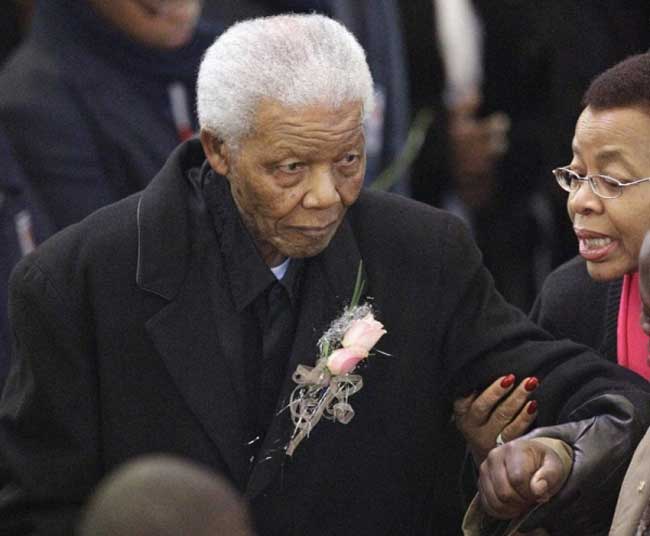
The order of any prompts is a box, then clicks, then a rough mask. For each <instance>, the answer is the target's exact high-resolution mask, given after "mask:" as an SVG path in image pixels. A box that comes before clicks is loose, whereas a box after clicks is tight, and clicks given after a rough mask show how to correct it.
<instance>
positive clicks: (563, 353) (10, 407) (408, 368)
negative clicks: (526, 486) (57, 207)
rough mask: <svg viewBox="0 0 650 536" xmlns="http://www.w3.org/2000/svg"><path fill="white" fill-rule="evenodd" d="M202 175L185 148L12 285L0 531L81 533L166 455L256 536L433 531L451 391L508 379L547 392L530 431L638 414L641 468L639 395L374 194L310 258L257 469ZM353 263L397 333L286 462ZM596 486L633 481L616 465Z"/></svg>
mask: <svg viewBox="0 0 650 536" xmlns="http://www.w3.org/2000/svg"><path fill="white" fill-rule="evenodd" d="M203 159H204V156H203V153H202V151H201V147H200V144H199V143H198V141H192V142H189V143H187V144H185V145H183V146H181V147H180V148H179V149H177V150H176V151H175V152H174V153H173V154H172V156H171V157H170V159H169V160H168V162H167V164H166V165H165V167H164V168H163V169H162V171H161V172H160V173H159V175H158V176H157V177H156V178H155V179H154V180H153V181H152V183H151V184H150V185H149V186H148V187H147V188H146V189H145V190H144V191H143V192H142V193H140V194H136V195H133V196H131V197H129V198H126V199H125V200H122V201H120V202H118V203H117V204H114V205H111V206H108V207H106V208H103V209H100V210H99V211H97V212H96V213H94V214H93V215H91V216H90V217H89V218H87V219H85V220H84V221H82V222H81V223H79V224H75V225H72V226H70V227H69V228H67V229H65V230H63V231H62V232H60V233H59V234H57V235H55V236H54V237H53V238H51V239H50V240H49V241H47V242H46V243H45V244H43V245H42V246H41V247H40V248H39V249H38V250H37V252H35V253H34V254H32V255H30V256H28V257H27V258H25V259H24V260H23V261H21V263H20V264H19V265H18V267H17V269H16V270H15V271H14V274H13V277H12V282H11V290H12V295H11V298H10V309H11V316H12V322H13V329H14V335H15V356H14V357H15V360H16V361H15V363H14V366H13V369H12V372H11V374H10V378H9V380H8V384H7V387H6V389H5V391H4V394H3V399H2V402H1V403H0V479H1V481H0V485H1V490H0V529H5V530H8V531H10V532H11V533H12V534H24V533H29V532H30V531H34V532H35V533H39V534H49V535H52V534H69V533H70V524H71V523H72V520H73V519H74V516H75V515H76V513H77V511H78V508H79V506H80V505H81V504H82V503H83V501H84V500H85V499H86V497H87V496H88V494H89V493H90V492H91V490H92V488H93V486H94V485H95V484H96V483H97V481H98V480H99V479H100V478H101V477H102V476H103V475H104V474H106V473H107V472H108V471H109V470H111V469H113V468H114V467H116V466H117V465H118V464H121V463H122V462H124V461H125V460H127V459H129V458H131V457H133V456H136V455H139V454H145V453H150V452H161V451H163V452H168V453H175V454H179V455H183V456H187V457H189V458H191V459H194V460H197V461H200V462H202V463H205V464H207V465H208V466H211V467H213V468H214V469H215V470H218V471H220V472H223V473H225V474H226V475H227V476H228V477H229V478H230V479H231V481H232V482H233V483H235V485H236V486H237V487H238V488H239V489H240V490H242V492H244V493H245V494H246V496H247V497H248V498H249V499H250V501H251V504H252V509H253V512H254V515H255V517H256V520H257V523H258V528H259V531H260V533H261V534H263V535H274V534H278V535H279V534H283V535H290V534H295V535H304V534H309V535H312V536H318V535H323V536H325V535H332V534H350V535H389V534H391V535H392V534H395V535H397V534H399V535H409V534H435V533H436V532H437V531H436V515H437V513H436V505H437V504H439V503H440V501H439V498H440V497H441V496H442V495H443V494H445V493H446V489H445V488H446V483H443V482H440V481H438V480H437V473H438V471H439V470H440V468H441V467H442V466H443V465H444V464H445V462H446V460H445V459H442V458H441V457H440V456H438V455H437V449H438V440H439V434H440V430H441V429H442V427H443V426H444V425H445V424H446V423H447V422H448V420H449V417H450V404H451V401H452V400H453V396H455V395H458V394H462V393H465V394H466V393H468V392H469V391H471V390H473V389H482V388H484V387H485V386H486V385H487V384H488V383H489V382H492V381H494V380H495V379H496V378H498V377H499V376H500V375H503V374H508V373H515V374H516V375H517V377H518V378H524V377H525V376H528V375H532V374H536V375H538V376H539V377H540V378H541V388H540V389H539V392H538V396H537V398H538V400H539V408H540V409H539V416H538V424H552V423H556V422H564V421H567V420H575V419H584V418H587V417H590V416H591V415H598V414H603V413H605V414H606V413H608V412H615V411H617V410H613V409H612V407H611V405H610V404H609V402H608V401H607V400H605V401H603V400H602V397H601V400H600V402H598V403H595V404H594V403H592V401H593V400H594V399H595V397H598V396H599V395H601V394H602V393H604V392H606V391H608V392H611V391H614V390H615V391H617V392H618V395H620V396H624V397H625V398H627V399H628V400H629V401H631V402H632V403H633V404H635V405H636V407H637V409H636V411H634V410H633V408H632V411H627V412H625V411H623V412H618V413H617V415H618V417H617V418H619V421H620V423H619V424H620V427H621V430H622V431H621V433H620V439H619V440H618V441H619V444H618V445H617V448H615V449H614V454H613V456H621V457H622V459H625V460H627V459H628V458H627V457H629V456H630V455H631V452H632V450H633V448H634V445H635V444H636V442H637V441H638V440H639V439H640V437H641V435H642V433H643V431H644V429H645V428H646V427H647V423H648V412H649V411H650V403H649V398H648V391H647V386H646V384H645V382H642V381H639V380H638V377H637V376H636V375H634V374H631V373H629V371H625V370H622V369H620V368H619V367H616V366H614V365H612V364H610V363H608V362H606V361H605V360H602V359H598V358H596V357H595V356H593V355H590V354H589V351H588V350H587V349H586V348H585V347H582V346H579V345H576V344H574V343H570V342H568V341H563V342H556V341H553V340H552V339H551V337H550V336H549V335H548V334H546V333H545V332H544V331H542V330H540V329H539V328H538V327H537V326H535V325H534V324H533V323H531V322H530V321H529V320H528V319H527V318H526V317H525V315H523V314H522V313H521V312H520V311H518V310H517V309H515V308H513V307H511V306H509V305H508V304H506V303H505V302H504V300H503V299H502V298H501V297H500V296H499V295H498V294H497V293H496V292H495V290H494V285H493V282H492V278H491V277H490V275H489V274H488V272H487V271H486V270H485V269H484V267H483V266H482V264H481V258H480V254H479V252H478V250H477V248H476V247H475V245H474V244H473V242H472V240H471V239H470V237H469V236H468V233H467V231H466V229H465V227H464V226H463V225H462V224H461V223H460V222H459V221H458V220H457V219H456V218H454V217H452V216H450V215H448V214H446V213H444V212H442V211H439V210H436V209H433V208H431V207H427V206H425V205H422V204H419V203H416V202H413V201H410V200H407V199H405V198H402V197H399V196H395V195H391V194H378V193H371V192H363V193H362V194H361V196H360V198H359V200H358V202H357V203H356V204H355V205H354V206H353V207H352V208H351V209H350V210H349V212H348V214H347V215H346V217H345V220H344V221H343V223H342V224H341V227H340V229H339V230H338V232H337V234H336V235H335V237H334V238H333V240H332V242H331V243H330V245H329V246H328V247H327V248H326V250H325V251H323V252H322V253H321V254H319V255H317V256H316V257H313V258H310V259H307V260H306V262H305V266H304V273H303V280H302V286H301V295H300V309H299V319H298V325H297V328H296V335H295V341H294V344H293V350H292V352H291V355H290V356H288V363H289V364H288V367H287V370H288V375H287V378H286V379H285V382H284V385H283V387H282V392H281V397H280V399H279V400H278V404H277V407H278V415H277V416H276V417H275V419H274V420H273V422H272V424H271V427H270V430H269V432H268V434H267V437H266V439H265V442H264V444H263V445H262V447H261V451H260V456H259V457H258V460H259V461H257V462H255V463H253V464H251V462H250V460H249V451H248V450H247V449H248V447H247V446H246V443H247V441H248V440H249V439H250V438H248V437H245V435H244V432H243V430H244V422H245V419H244V416H243V414H242V411H243V409H242V408H243V407H244V405H243V403H242V398H243V393H244V390H245V386H246V378H245V376H244V366H243V362H242V360H241V359H240V356H239V353H238V348H237V344H238V341H240V340H241V337H240V334H239V330H240V329H241V328H240V326H239V325H238V324H237V322H235V321H234V319H235V315H234V307H233V304H232V301H231V298H230V291H229V288H228V287H227V284H226V279H225V277H224V274H223V273H221V272H220V271H219V270H220V261H219V259H216V262H214V263H212V262H211V263H206V262H205V259H206V257H207V256H213V255H217V254H218V253H217V251H215V250H214V248H211V247H208V245H209V244H210V240H209V237H210V233H213V232H214V229H213V227H210V226H209V225H208V224H206V223H205V222H203V221H202V220H201V218H200V217H194V216H192V214H194V213H195V212H194V211H191V210H189V208H188V207H189V204H190V203H193V202H195V200H196V198H195V197H194V195H193V190H192V187H191V183H190V181H189V180H187V179H186V172H187V170H188V169H190V168H192V167H195V166H198V165H201V163H202V162H203ZM206 237H208V238H206ZM361 259H363V262H364V267H365V273H366V277H367V291H366V296H365V298H366V299H372V301H373V304H374V307H375V310H376V314H377V317H378V318H379V319H380V320H381V321H382V322H383V323H384V325H385V327H386V329H387V330H388V333H387V335H385V336H384V338H383V339H381V341H380V343H379V344H378V348H379V349H380V350H382V351H383V352H385V353H388V354H390V357H388V356H384V355H380V354H377V355H375V356H372V357H370V358H369V359H368V361H367V363H366V364H365V366H363V367H362V368H361V370H360V373H361V374H362V375H363V380H364V387H363V389H362V390H361V391H360V392H359V393H357V394H356V395H354V397H353V398H352V399H351V403H352V405H353V407H354V409H355V411H356V415H355V417H354V419H353V420H352V422H350V423H349V424H348V425H342V424H339V423H332V422H325V421H323V422H321V423H319V424H318V426H317V427H316V428H315V429H314V430H313V432H312V433H311V435H310V437H309V438H308V439H307V440H306V441H304V442H303V443H302V444H301V445H300V447H299V448H298V450H297V451H296V453H295V454H294V456H293V458H288V457H287V456H285V454H284V450H283V447H284V446H285V445H286V443H287V441H288V438H289V433H290V431H291V430H290V420H289V416H288V414H287V412H282V411H280V410H281V409H282V407H283V405H284V404H285V403H286V400H287V396H288V394H289V392H290V391H291V389H292V382H291V379H290V373H291V372H292V371H293V370H294V369H295V367H296V365H297V364H299V363H303V364H313V362H314V360H315V357H316V341H317V339H318V338H319V336H320V335H321V333H322V332H323V331H324V330H325V329H326V328H327V326H328V324H329V323H330V321H331V320H332V319H333V318H335V316H337V315H338V314H339V313H340V312H341V310H342V308H343V307H344V305H345V304H346V303H347V302H348V301H349V299H350V297H351V294H352V290H353V286H354V280H355V276H356V273H357V267H358V264H359V261H360V260H361ZM207 265H211V266H212V265H216V266H217V270H216V273H213V272H210V273H206V271H205V267H206V266H207ZM628 406H629V404H628ZM628 409H629V408H628ZM600 471H601V472H600V473H599V475H600V476H601V477H603V478H604V477H605V476H611V477H612V478H613V479H614V480H615V481H617V480H616V479H618V480H619V481H620V479H621V478H622V472H623V471H622V469H621V468H620V467H619V466H618V465H616V464H607V465H606V467H600ZM610 483H611V480H610ZM596 491H597V492H599V491H601V490H598V489H596ZM612 506H613V505H612ZM563 509H564V511H566V512H569V513H571V508H569V507H568V506H565V507H564V508H563ZM594 515H595V517H596V518H598V515H599V512H596V513H595V514H594ZM34 527H35V528H34ZM0 532H1V530H0Z"/></svg>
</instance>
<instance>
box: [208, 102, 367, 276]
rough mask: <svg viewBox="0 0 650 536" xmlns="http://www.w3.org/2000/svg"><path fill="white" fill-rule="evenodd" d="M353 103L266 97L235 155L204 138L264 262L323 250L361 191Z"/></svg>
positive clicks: (359, 136) (358, 127)
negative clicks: (296, 104)
mask: <svg viewBox="0 0 650 536" xmlns="http://www.w3.org/2000/svg"><path fill="white" fill-rule="evenodd" d="M362 119H363V118H362V109H361V105H360V104H358V103H351V104H347V105H343V106H341V107H340V108H338V109H334V110H333V109H331V108H328V107H326V106H318V105H314V106H308V107H301V108H287V107H284V106H282V105H280V104H278V103H277V102H270V101H264V102H262V104H261V105H260V106H259V108H258V113H257V116H256V121H255V129H254V133H253V134H251V135H249V136H247V137H246V138H244V139H243V140H242V141H241V142H240V144H239V148H238V149H237V151H236V153H235V154H233V153H232V152H230V151H229V150H228V148H227V147H226V146H225V145H223V144H220V143H218V142H217V141H216V140H215V139H214V138H213V137H211V135H209V134H208V133H206V132H203V133H202V135H201V140H202V142H203V146H204V148H205V149H206V155H207V156H208V160H209V161H210V164H211V165H212V167H213V169H215V171H217V172H218V173H220V174H222V175H225V176H226V177H227V178H228V180H229V181H230V188H231V191H232V195H233V198H234V200H235V203H236V204H237V207H238V208H239V212H240V213H241V215H242V219H243V220H244V223H245V224H246V227H247V228H248V230H249V231H250V232H251V234H252V236H253V238H254V240H255V243H256V245H257V247H258V249H259V251H260V253H261V255H262V257H263V259H264V261H265V262H266V263H267V264H268V265H269V266H274V265H277V264H279V263H280V262H282V260H283V259H284V258H285V257H311V256H314V255H317V254H318V253H320V252H321V251H323V250H324V249H325V248H326V247H327V245H328V244H329V242H330V240H331V239H332V237H333V236H334V233H335V232H336V230H337V229H338V226H339V225H340V223H341V221H342V220H343V216H344V215H345V212H346V209H347V207H349V206H350V205H352V203H354V202H355V201H356V199H357V197H358V196H359V192H360V190H361V187H362V184H363V176H364V172H365V167H366V160H365V140H364V133H363V127H362Z"/></svg>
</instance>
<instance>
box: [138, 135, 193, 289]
mask: <svg viewBox="0 0 650 536" xmlns="http://www.w3.org/2000/svg"><path fill="white" fill-rule="evenodd" d="M204 160H205V155H204V153H203V149H202V147H201V144H200V142H199V141H198V140H190V141H188V142H185V143H183V144H181V145H180V146H179V147H177V148H176V150H175V151H174V152H173V153H172V154H171V156H170V157H169V159H168V160H167V162H166V163H165V165H164V167H163V168H162V169H161V171H160V172H159V173H158V175H156V177H155V178H154V179H153V181H151V183H150V184H149V186H147V188H145V189H144V190H143V192H142V195H141V196H140V201H139V203H138V213H137V222H138V264H137V272H136V282H137V284H138V286H140V287H141V288H142V289H144V290H147V291H149V292H152V293H154V294H157V295H158V296H161V297H162V298H165V299H167V300H171V299H172V298H174V296H176V294H177V292H178V290H179V288H180V285H181V283H182V281H183V279H184V278H185V274H186V272H187V269H188V266H189V265H188V259H189V257H190V250H191V244H192V240H191V238H192V237H191V236H190V229H191V226H190V221H189V217H188V210H187V206H186V204H185V202H179V200H183V201H184V200H186V199H187V198H188V197H190V196H192V195H193V192H192V185H191V183H190V182H189V181H188V180H182V179H183V178H184V177H186V173H187V171H188V170H189V169H191V168H193V167H198V166H201V165H202V164H203V163H204Z"/></svg>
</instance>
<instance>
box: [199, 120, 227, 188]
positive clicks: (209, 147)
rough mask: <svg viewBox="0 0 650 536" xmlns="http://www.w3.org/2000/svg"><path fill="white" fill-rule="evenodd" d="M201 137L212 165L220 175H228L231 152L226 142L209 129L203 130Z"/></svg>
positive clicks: (204, 150)
mask: <svg viewBox="0 0 650 536" xmlns="http://www.w3.org/2000/svg"><path fill="white" fill-rule="evenodd" d="M200 139H201V145H202V146H203V152H204V153H205V157H206V158H207V159H208V162H210V167H212V169H214V170H215V171H216V172H217V173H219V175H223V176H224V177H225V176H227V175H228V172H229V171H230V154H229V152H228V147H226V144H225V143H224V142H223V140H220V139H219V138H217V137H216V136H215V135H214V134H212V133H210V132H208V131H207V130H201V134H200Z"/></svg>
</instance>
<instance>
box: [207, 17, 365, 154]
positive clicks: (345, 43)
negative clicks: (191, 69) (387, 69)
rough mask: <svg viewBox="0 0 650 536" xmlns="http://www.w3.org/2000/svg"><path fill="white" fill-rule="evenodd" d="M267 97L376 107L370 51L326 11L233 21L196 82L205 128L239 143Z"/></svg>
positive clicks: (285, 103) (282, 101)
mask: <svg viewBox="0 0 650 536" xmlns="http://www.w3.org/2000/svg"><path fill="white" fill-rule="evenodd" d="M262 99H270V100H272V101H277V102H279V103H280V104H281V105H283V106H287V107H301V106H307V105H312V104H323V105H327V106H331V107H332V108H338V107H340V106H341V105H344V104H347V103H352V102H359V103H361V104H362V106H363V114H364V117H365V116H367V114H368V113H369V112H370V111H371V110H372V104H373V83H372V76H371V74H370V69H369V68H368V63H367V62H366V55H365V52H364V51H363V48H362V47H361V45H360V44H359V43H358V41H357V40H356V39H355V37H354V36H353V35H352V34H351V33H350V32H349V31H348V30H347V29H346V28H345V27H344V26H343V25H341V24H340V23H338V22H336V21H334V20H332V19H330V18H328V17H325V16H323V15H316V14H311V15H295V14H292V15H278V16H275V17H263V18H257V19H251V20H246V21H242V22H240V23H237V24H235V25H234V26H231V27H230V28H229V29H228V30H227V31H226V32H224V33H223V34H222V35H221V36H220V37H219V38H218V39H217V40H216V41H215V42H214V44H213V45H212V46H211V47H210V48H209V49H208V50H207V52H206V53H205V56H204V58H203V61H202V62H201V67H200V69H199V76H198V82H197V110H198V115H199V124H200V125H201V128H202V129H205V130H208V131H209V132H211V133H213V134H215V135H217V136H219V137H220V138H221V139H222V140H223V141H225V142H226V143H227V144H229V145H236V144H237V142H238V141H239V140H240V139H241V138H242V137H243V136H245V135H247V134H249V133H250V132H252V130H253V127H254V121H255V114H256V112H257V107H258V105H259V103H260V101H261V100H262Z"/></svg>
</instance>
